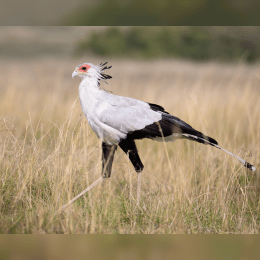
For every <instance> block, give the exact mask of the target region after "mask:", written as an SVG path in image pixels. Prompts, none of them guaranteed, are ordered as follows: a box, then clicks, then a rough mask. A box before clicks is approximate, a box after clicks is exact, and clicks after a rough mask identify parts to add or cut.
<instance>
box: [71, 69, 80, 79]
mask: <svg viewBox="0 0 260 260" xmlns="http://www.w3.org/2000/svg"><path fill="white" fill-rule="evenodd" d="M78 75H79V74H78V72H77V71H76V70H74V71H73V73H72V78H74V77H76V76H78Z"/></svg>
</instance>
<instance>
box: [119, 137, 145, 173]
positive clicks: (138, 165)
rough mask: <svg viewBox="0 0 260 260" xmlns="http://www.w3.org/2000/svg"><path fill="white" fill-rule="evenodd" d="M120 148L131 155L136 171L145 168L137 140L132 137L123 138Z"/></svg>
mask: <svg viewBox="0 0 260 260" xmlns="http://www.w3.org/2000/svg"><path fill="white" fill-rule="evenodd" d="M119 146H120V148H121V149H122V150H123V151H124V152H125V153H126V154H128V156H129V159H130V161H131V163H132V164H133V166H134V168H135V171H136V172H137V173H138V172H141V171H142V170H143V168H144V166H143V164H142V162H141V160H140V157H139V155H138V151H137V148H136V145H135V141H134V140H132V139H123V140H122V141H121V142H120V143H119Z"/></svg>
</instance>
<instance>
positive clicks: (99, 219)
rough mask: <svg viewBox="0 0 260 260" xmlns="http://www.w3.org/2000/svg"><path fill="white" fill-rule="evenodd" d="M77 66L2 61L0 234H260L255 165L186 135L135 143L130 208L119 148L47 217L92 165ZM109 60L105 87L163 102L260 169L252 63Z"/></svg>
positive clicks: (95, 148)
mask: <svg viewBox="0 0 260 260" xmlns="http://www.w3.org/2000/svg"><path fill="white" fill-rule="evenodd" d="M82 61H83V60H80V61H75V60H73V61H71V60H41V61H31V62H29V61H27V62H24V61H17V62H12V61H10V62H7V61H6V62H2V63H1V64H0V69H1V74H2V77H1V78H0V99H1V103H0V176H1V182H0V192H1V196H0V209H1V214H0V232H1V233H259V228H260V225H259V224H260V223H259V220H260V216H259V205H260V204H259V188H260V182H259V177H258V174H257V172H250V171H247V170H246V169H245V168H244V167H243V166H242V165H241V164H239V163H238V162H237V161H236V160H235V159H234V158H233V157H230V156H228V155H226V154H225V153H223V152H222V151H220V150H218V149H214V148H213V147H210V146H205V145H202V144H197V143H195V142H190V141H186V140H178V141H176V142H175V143H167V144H163V143H157V142H153V141H151V140H142V141H138V142H137V146H138V149H139V152H140V156H141V158H142V161H143V163H144V165H145V169H144V171H143V179H142V190H141V202H140V207H138V208H137V207H136V180H137V178H136V173H135V172H134V170H133V167H132V165H131V164H130V163H129V161H128V159H127V157H126V156H125V155H124V153H123V152H122V151H121V150H118V151H117V153H116V156H115V161H114V165H113V172H112V177H111V178H110V179H109V180H107V181H106V182H105V183H103V185H100V186H98V187H95V188H94V189H93V190H91V191H90V192H89V193H88V194H87V195H85V196H84V197H82V198H81V199H79V200H78V201H76V202H75V203H74V204H73V205H72V206H71V207H70V208H69V209H68V210H66V211H65V212H63V213H61V214H58V215H55V211H56V210H57V209H59V208H60V207H61V206H62V205H63V204H65V203H67V202H68V201H69V200H70V199H72V198H73V197H74V196H76V195H77V194H78V193H80V192H81V191H82V190H84V189H85V188H86V187H87V186H88V185H90V184H91V183H92V182H94V181H95V180H96V179H98V178H99V177H100V172H101V160H100V159H101V149H100V145H101V142H100V140H98V139H97V137H96V136H95V134H94V133H93V131H92V130H91V129H90V127H89V125H88V123H87V122H86V119H85V118H84V116H83V114H82V113H81V108H80V104H79V100H78V85H79V81H80V80H79V79H76V80H72V79H71V73H72V71H73V69H74V67H75V66H76V65H78V64H79V63H81V62H82ZM84 61H87V59H86V60H84ZM88 61H90V60H88ZM91 61H92V62H93V63H98V62H100V60H95V59H92V60H91ZM110 63H111V64H113V69H112V70H111V75H112V76H113V79H112V80H111V82H110V85H109V86H105V85H103V86H104V87H107V88H109V89H110V90H112V91H113V92H114V93H115V94H118V95H123V96H130V97H133V98H138V99H141V100H144V101H149V102H151V103H157V104H160V105H162V106H164V107H165V109H166V110H167V111H168V112H170V113H172V114H173V115H175V116H177V117H179V118H181V119H183V120H184V121H186V122H187V123H189V124H191V125H192V126H193V127H194V128H196V129H198V130H200V131H202V132H204V133H205V134H207V135H209V136H211V137H213V138H215V139H216V140H217V141H218V142H219V143H220V145H222V146H223V147H225V148H226V149H228V150H229V151H231V152H234V153H235V154H237V155H239V156H240V157H242V158H246V157H247V156H249V154H250V152H251V153H252V156H251V157H248V158H246V159H247V160H248V161H249V162H250V163H252V164H253V165H255V166H256V168H257V169H259V167H260V162H259V159H260V158H259V148H260V146H259V144H260V131H259V129H260V113H259V111H260V91H259V79H260V73H259V69H260V67H259V65H255V66H251V67H250V66H246V65H244V64H237V65H223V64H214V63H207V64H199V63H198V64H196V63H188V62H180V61H156V62H150V63H145V62H133V61H127V62H123V61H110Z"/></svg>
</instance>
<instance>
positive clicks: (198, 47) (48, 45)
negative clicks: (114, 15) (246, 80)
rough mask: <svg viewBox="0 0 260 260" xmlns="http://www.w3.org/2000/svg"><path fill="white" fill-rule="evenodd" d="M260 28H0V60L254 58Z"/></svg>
mask: <svg viewBox="0 0 260 260" xmlns="http://www.w3.org/2000/svg"><path fill="white" fill-rule="evenodd" d="M259 43H260V27H254V26H252V27H249V26H244V27H227V26H226V27H218V26H214V27H210V26H202V27H192V26H181V27H178V26H175V27H140V26H139V27H105V26H103V27H102V26H101V27H95V26H88V27H76V26H71V27H66V26H54V27H46V26H38V27H15V26H14V27H1V28H0V57H1V58H12V57H13V58H16V57H17V58H26V59H28V58H39V57H40V56H41V57H46V56H51V57H67V58H68V57H70V58H75V57H77V58H79V57H82V56H83V55H85V56H88V57H90V56H96V57H109V58H117V59H125V58H130V59H135V60H136V59H143V60H152V59H158V58H160V59H161V58H164V59H169V58H178V59H188V60H195V61H209V60H215V61H224V62H233V63H234V62H237V61H244V62H248V63H252V62H256V61H257V60H258V59H259V56H260V44H259Z"/></svg>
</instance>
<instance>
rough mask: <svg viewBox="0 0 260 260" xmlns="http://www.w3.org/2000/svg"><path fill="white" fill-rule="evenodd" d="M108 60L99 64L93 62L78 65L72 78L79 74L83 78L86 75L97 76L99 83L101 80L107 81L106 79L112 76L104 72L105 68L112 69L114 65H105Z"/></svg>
mask: <svg viewBox="0 0 260 260" xmlns="http://www.w3.org/2000/svg"><path fill="white" fill-rule="evenodd" d="M106 64H107V62H105V63H103V64H102V63H100V64H99V65H97V66H96V65H94V64H92V63H82V64H80V65H78V66H77V67H76V68H75V70H74V71H73V73H72V78H74V77H76V76H79V77H81V78H82V79H84V78H85V77H90V78H96V79H97V81H98V84H99V81H100V80H103V81H105V80H106V79H111V78H112V77H111V76H109V75H107V74H105V73H103V71H104V70H106V69H110V68H111V67H112V66H109V67H107V66H105V65H106Z"/></svg>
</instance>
